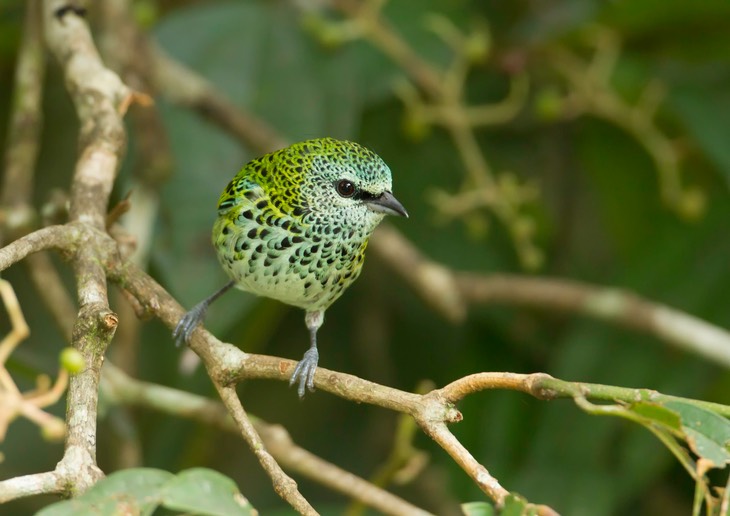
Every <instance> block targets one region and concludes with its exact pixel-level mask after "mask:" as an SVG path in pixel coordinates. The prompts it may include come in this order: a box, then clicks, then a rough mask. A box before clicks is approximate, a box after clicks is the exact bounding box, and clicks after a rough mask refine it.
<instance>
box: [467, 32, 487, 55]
mask: <svg viewBox="0 0 730 516" xmlns="http://www.w3.org/2000/svg"><path fill="white" fill-rule="evenodd" d="M490 43H491V42H490V40H489V34H488V33H487V32H485V31H476V32H473V33H471V34H470V35H469V37H468V38H467V40H466V44H465V45H464V57H466V59H467V61H469V62H470V63H482V62H484V61H486V59H487V57H488V56H489V50H490V46H491V44H490Z"/></svg>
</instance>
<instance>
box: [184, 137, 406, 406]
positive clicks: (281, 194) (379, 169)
mask: <svg viewBox="0 0 730 516" xmlns="http://www.w3.org/2000/svg"><path fill="white" fill-rule="evenodd" d="M386 214H392V215H402V216H407V213H406V211H405V209H404V208H403V206H402V205H401V204H400V203H399V202H398V201H397V200H396V199H395V197H393V195H392V193H391V173H390V169H389V168H388V166H387V165H386V164H385V163H384V162H383V160H382V159H380V157H378V156H377V155H376V154H375V153H374V152H372V151H370V150H368V149H366V148H365V147H362V146H361V145H358V144H357V143H353V142H348V141H339V140H335V139H332V138H320V139H316V140H308V141H304V142H301V143H296V144H294V145H291V146H289V147H287V148H285V149H281V150H279V151H276V152H273V153H271V154H267V155H265V156H262V157H260V158H257V159H255V160H253V161H251V162H249V163H248V164H247V165H246V166H244V167H243V169H242V170H241V171H240V172H239V173H238V174H237V175H236V176H235V177H234V178H233V180H232V181H231V182H230V183H229V184H228V186H227V187H226V189H225V190H224V191H223V193H222V194H221V197H220V199H219V200H218V218H217V220H216V222H215V224H214V226H213V245H214V247H215V249H216V251H217V253H218V259H219V260H220V262H221V265H222V266H223V268H224V269H225V270H226V272H227V273H228V275H229V276H230V278H231V282H230V283H229V284H227V285H226V286H225V287H224V288H223V289H221V290H220V291H218V292H216V293H215V294H213V296H211V297H210V298H208V299H206V300H204V301H203V302H202V303H200V304H199V305H197V306H196V307H195V308H193V310H191V311H190V312H188V314H186V316H185V317H184V318H183V319H181V321H180V323H179V324H178V327H177V328H176V329H175V333H174V335H175V336H176V338H177V339H178V342H179V341H181V340H187V339H188V338H189V337H190V335H191V334H192V331H193V330H194V328H195V327H196V326H197V324H198V323H199V322H200V321H201V320H202V319H203V318H204V316H205V311H206V309H207V307H208V305H209V304H210V303H211V302H212V301H213V300H214V299H215V298H217V297H218V296H219V295H221V294H222V293H223V292H225V291H226V290H228V289H229V288H230V287H232V286H236V287H237V288H240V289H242V290H245V291H248V292H252V293H254V294H258V295H261V296H265V297H270V298H273V299H277V300H279V301H281V302H283V303H286V304H289V305H293V306H297V307H300V308H303V309H304V310H305V311H306V316H305V322H306V324H307V327H308V329H309V331H310V342H311V345H310V349H309V350H308V351H307V353H305V356H304V358H303V359H302V361H301V362H300V363H299V365H298V366H297V368H296V370H295V371H294V373H293V375H292V380H291V382H292V383H293V382H295V381H296V379H297V378H299V380H300V382H299V395H300V396H303V395H304V390H305V386H306V387H309V388H310V389H312V388H313V378H314V371H315V369H316V365H317V361H318V352H317V345H316V333H317V329H318V328H319V326H321V324H322V321H323V319H324V311H325V310H326V309H327V308H328V307H329V306H330V305H331V304H332V303H333V302H334V301H335V300H336V299H337V298H338V297H340V295H341V294H342V293H343V291H344V290H345V289H346V288H347V287H348V286H349V285H350V284H351V283H352V282H353V281H355V280H356V279H357V277H358V276H359V274H360V271H361V268H362V264H363V261H364V258H365V248H366V247H367V242H368V238H369V237H370V234H371V233H372V232H373V230H374V229H375V228H376V226H377V225H378V224H379V223H380V221H381V220H382V219H383V217H384V216H385V215H386Z"/></svg>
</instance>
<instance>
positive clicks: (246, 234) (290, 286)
mask: <svg viewBox="0 0 730 516" xmlns="http://www.w3.org/2000/svg"><path fill="white" fill-rule="evenodd" d="M213 243H214V246H215V248H216V251H217V254H218V259H219V260H220V262H221V264H222V265H223V268H224V269H225V270H226V271H227V273H228V274H229V275H230V277H231V278H232V279H233V280H235V281H236V284H237V287H238V288H240V289H242V290H245V291H248V292H251V293H254V294H257V295H261V296H265V297H269V298H272V299H277V300H279V301H281V302H283V303H286V304H290V305H294V306H298V307H301V308H303V309H305V310H324V309H326V308H327V307H329V306H330V305H331V304H332V303H333V302H334V301H335V300H336V299H337V298H338V297H340V295H341V294H342V292H344V290H345V289H346V288H347V287H348V286H349V285H350V284H351V283H352V282H353V281H355V279H357V277H358V276H359V274H360V270H361V267H362V264H363V261H364V251H365V247H366V245H367V236H363V237H361V236H359V235H357V234H356V233H355V232H351V231H346V232H345V231H341V230H340V231H336V232H334V233H333V231H332V228H328V229H327V230H326V231H325V230H324V229H323V226H319V227H318V226H316V225H302V224H301V223H300V222H298V221H297V220H296V219H294V218H291V217H281V216H278V217H276V216H273V214H272V213H269V212H267V210H258V212H257V210H256V209H255V206H254V207H242V208H241V209H238V210H235V212H233V213H231V212H228V213H227V214H225V216H221V217H219V219H218V220H217V221H216V223H215V225H214V229H213Z"/></svg>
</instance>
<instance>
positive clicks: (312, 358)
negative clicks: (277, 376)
mask: <svg viewBox="0 0 730 516" xmlns="http://www.w3.org/2000/svg"><path fill="white" fill-rule="evenodd" d="M318 362H319V351H317V348H316V347H315V348H309V349H308V350H307V352H306V353H304V356H303V357H302V359H301V360H300V361H299V363H298V364H297V366H296V367H295V368H294V372H293V373H292V375H291V378H290V379H289V385H290V386H291V385H294V383H295V382H296V381H297V379H298V380H299V386H298V387H297V394H299V398H304V394H305V393H306V389H309V390H310V391H314V373H315V372H316V371H317V363H318Z"/></svg>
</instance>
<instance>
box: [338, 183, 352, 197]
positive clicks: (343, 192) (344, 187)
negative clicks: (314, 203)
mask: <svg viewBox="0 0 730 516" xmlns="http://www.w3.org/2000/svg"><path fill="white" fill-rule="evenodd" d="M355 190H356V188H355V185H354V184H352V181H348V180H347V179H340V180H339V181H338V182H337V193H338V194H340V196H342V197H352V196H353V195H355Z"/></svg>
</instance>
